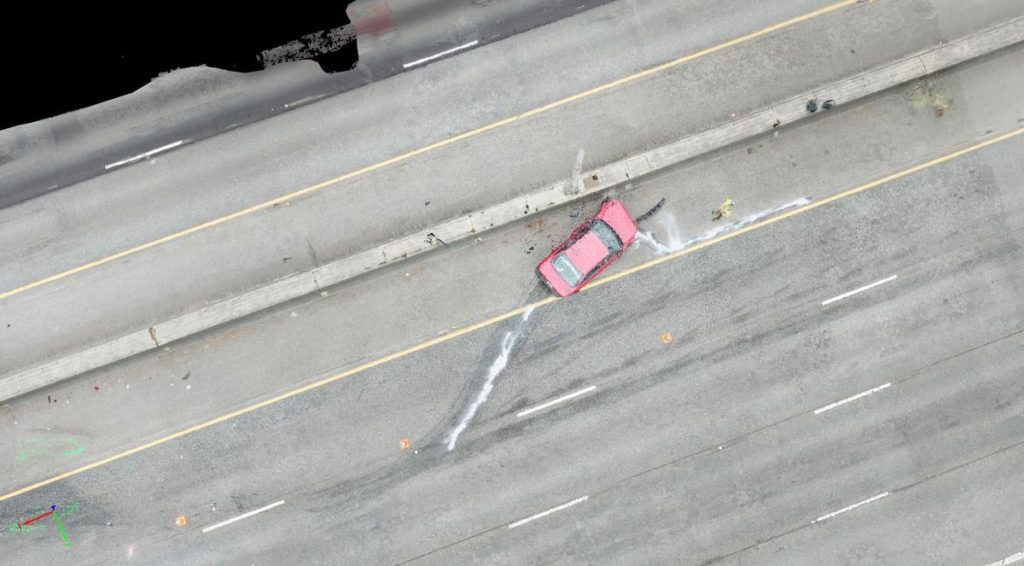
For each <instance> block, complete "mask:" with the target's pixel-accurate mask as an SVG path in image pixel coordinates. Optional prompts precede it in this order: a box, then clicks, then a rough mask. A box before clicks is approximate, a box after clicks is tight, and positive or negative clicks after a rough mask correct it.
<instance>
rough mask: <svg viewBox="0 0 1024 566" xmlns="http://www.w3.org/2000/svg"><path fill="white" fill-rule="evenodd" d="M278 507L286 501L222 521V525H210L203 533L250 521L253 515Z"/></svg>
mask: <svg viewBox="0 0 1024 566" xmlns="http://www.w3.org/2000/svg"><path fill="white" fill-rule="evenodd" d="M278 505H284V500H283V499H282V500H281V501H278V502H277V503H271V504H270V505H267V506H265V507H260V508H259V509H253V510H252V511H249V512H248V513H242V514H241V515H239V516H237V517H232V518H231V519H228V520H227V521H221V522H220V523H217V524H215V525H210V526H209V527H205V528H203V532H204V533H208V532H210V531H212V530H213V529H219V528H221V527H223V526H225V525H230V524H231V523H234V522H235V521H241V520H242V519H248V518H249V517H252V516H253V515H255V514H257V513H262V512H264V511H266V510H268V509H273V508H274V507H277V506H278Z"/></svg>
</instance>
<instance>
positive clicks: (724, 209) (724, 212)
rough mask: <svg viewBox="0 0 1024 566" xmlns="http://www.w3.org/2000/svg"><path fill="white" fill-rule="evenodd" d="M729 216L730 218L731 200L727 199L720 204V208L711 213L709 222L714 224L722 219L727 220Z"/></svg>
mask: <svg viewBox="0 0 1024 566" xmlns="http://www.w3.org/2000/svg"><path fill="white" fill-rule="evenodd" d="M730 216H732V199H731V198H727V199H725V202H723V203H722V206H720V207H718V208H717V209H715V210H714V211H712V212H711V221H712V222H714V221H716V220H721V219H723V218H729V217H730Z"/></svg>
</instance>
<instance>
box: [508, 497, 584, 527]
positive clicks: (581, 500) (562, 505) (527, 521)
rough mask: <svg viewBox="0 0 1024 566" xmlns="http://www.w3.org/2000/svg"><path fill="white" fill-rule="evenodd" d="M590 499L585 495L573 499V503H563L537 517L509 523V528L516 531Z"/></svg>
mask: <svg viewBox="0 0 1024 566" xmlns="http://www.w3.org/2000/svg"><path fill="white" fill-rule="evenodd" d="M588 498H590V496H589V495H584V496H583V497H580V498H579V499H573V500H572V501H570V502H568V503H563V504H561V505H559V506H558V507H552V508H551V509H548V510H547V511H541V512H540V513H537V514H536V515H530V516H529V517H527V518H525V519H519V520H518V521H516V522H514V523H509V524H508V528H510V529H514V528H516V527H519V526H522V525H525V524H526V523H529V522H530V521H533V520H535V519H540V518H541V517H546V516H548V515H550V514H552V513H556V512H558V511H561V510H562V509H567V508H569V507H572V506H573V505H576V504H577V503H583V502H584V501H586V500H587V499H588Z"/></svg>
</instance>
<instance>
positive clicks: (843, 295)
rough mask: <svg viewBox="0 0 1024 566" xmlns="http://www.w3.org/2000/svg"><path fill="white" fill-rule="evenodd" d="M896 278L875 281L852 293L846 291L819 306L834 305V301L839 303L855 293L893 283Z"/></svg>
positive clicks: (894, 276)
mask: <svg viewBox="0 0 1024 566" xmlns="http://www.w3.org/2000/svg"><path fill="white" fill-rule="evenodd" d="M896 277H898V276H897V275H893V276H891V277H886V278H885V279H882V280H881V281H875V282H874V283H870V284H868V285H865V286H863V287H858V288H856V289H854V290H853V291H847V292H845V293H843V294H842V295H839V296H838V297H832V298H831V299H828V300H825V301H822V302H821V306H825V305H827V304H829V303H834V302H836V301H841V300H843V299H845V298H847V297H850V296H853V295H856V294H857V293H860V292H862V291H867V290H868V289H871V288H874V287H878V286H879V285H883V284H885V283H888V282H890V281H894V280H895V279H896Z"/></svg>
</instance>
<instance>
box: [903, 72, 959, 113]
mask: <svg viewBox="0 0 1024 566" xmlns="http://www.w3.org/2000/svg"><path fill="white" fill-rule="evenodd" d="M910 103H911V104H912V105H913V106H914V107H915V108H931V109H932V110H933V111H934V112H935V116H936V117H937V118H941V117H942V116H944V115H945V114H946V112H948V111H949V108H950V102H949V99H948V98H946V96H945V95H944V94H943V93H942V92H940V91H939V87H938V86H937V85H936V84H935V82H933V81H931V80H923V81H917V82H916V83H914V84H913V85H912V86H911V87H910Z"/></svg>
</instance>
